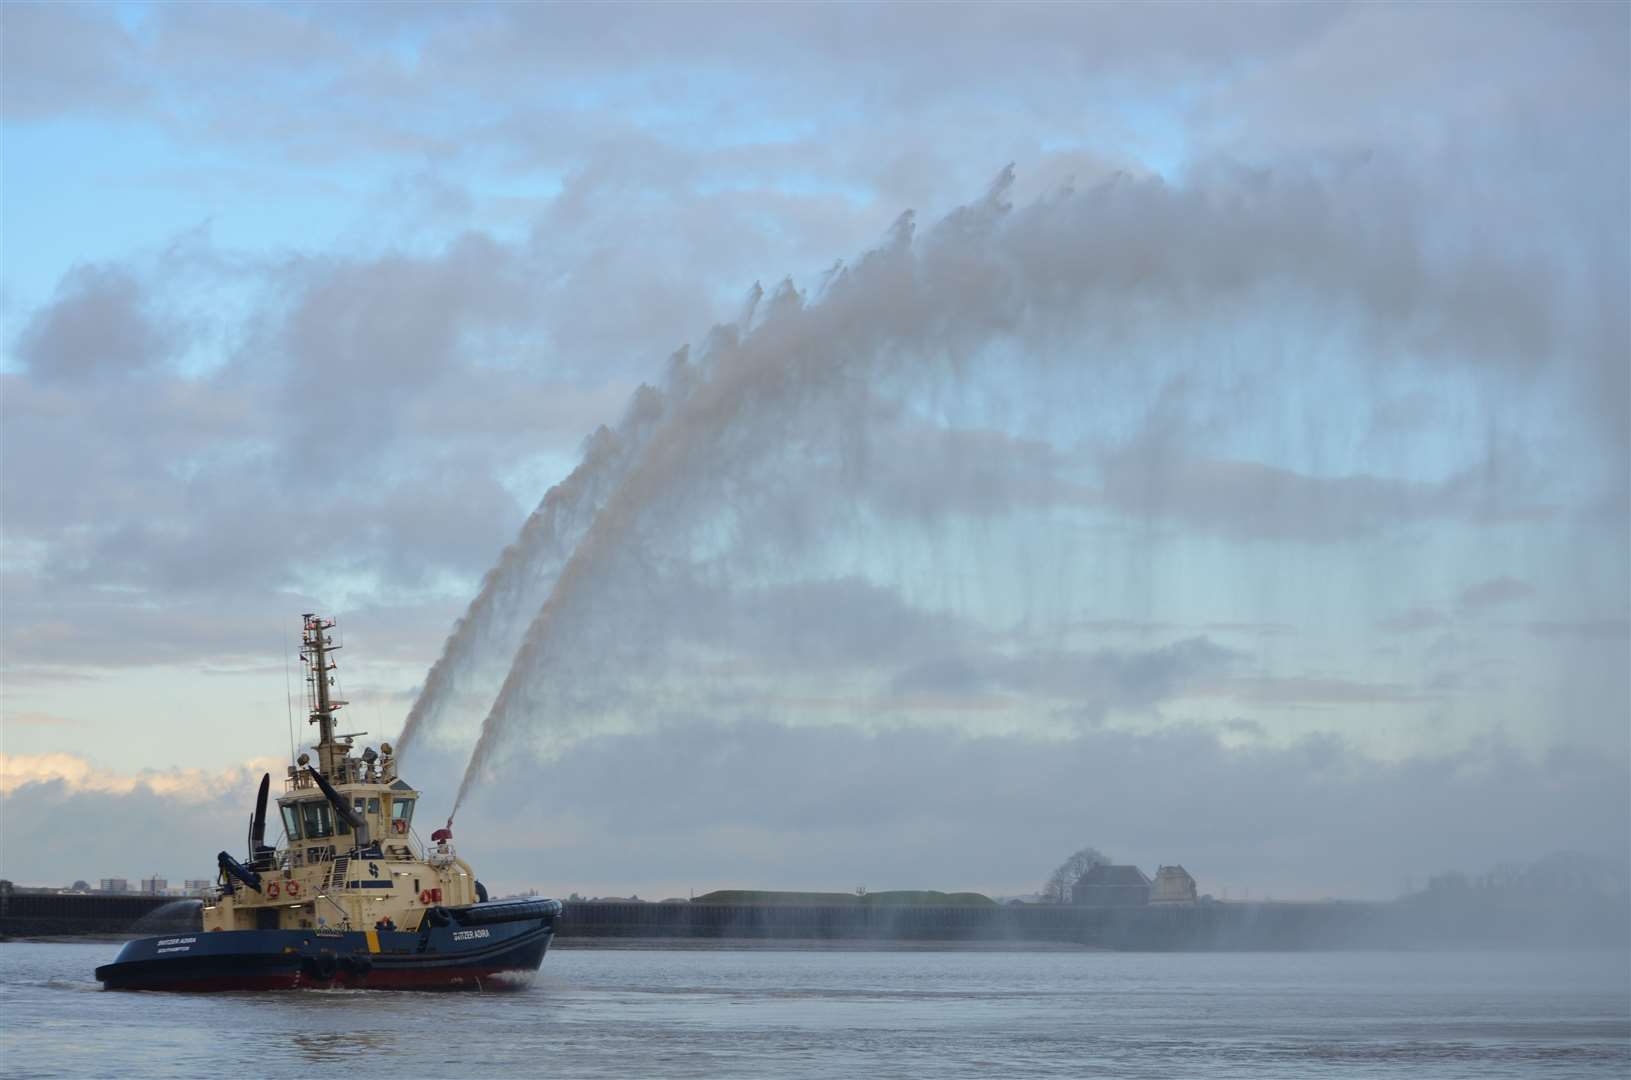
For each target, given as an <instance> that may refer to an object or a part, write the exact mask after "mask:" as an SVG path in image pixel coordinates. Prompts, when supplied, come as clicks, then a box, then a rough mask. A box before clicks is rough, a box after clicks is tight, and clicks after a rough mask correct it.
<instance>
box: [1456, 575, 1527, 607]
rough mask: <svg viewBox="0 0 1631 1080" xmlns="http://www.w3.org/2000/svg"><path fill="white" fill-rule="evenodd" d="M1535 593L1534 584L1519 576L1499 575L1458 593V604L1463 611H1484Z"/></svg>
mask: <svg viewBox="0 0 1631 1080" xmlns="http://www.w3.org/2000/svg"><path fill="white" fill-rule="evenodd" d="M1534 594H1535V589H1534V586H1532V585H1530V584H1529V583H1528V582H1527V581H1519V580H1518V579H1517V578H1511V577H1499V578H1491V579H1489V580H1488V581H1480V582H1478V583H1477V584H1475V585H1468V586H1467V587H1466V588H1465V589H1462V590H1461V592H1460V593H1458V594H1457V595H1456V606H1457V607H1459V608H1460V609H1461V610H1462V611H1468V612H1482V611H1488V610H1490V609H1491V608H1497V607H1505V606H1507V605H1509V604H1514V603H1516V602H1518V601H1520V600H1527V599H1528V598H1529V597H1531V596H1533V595H1534Z"/></svg>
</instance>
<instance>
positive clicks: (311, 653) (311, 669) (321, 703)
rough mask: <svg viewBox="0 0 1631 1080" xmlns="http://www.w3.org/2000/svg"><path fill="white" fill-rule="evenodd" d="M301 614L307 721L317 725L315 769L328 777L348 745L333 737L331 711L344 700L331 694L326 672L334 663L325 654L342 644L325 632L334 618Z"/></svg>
mask: <svg viewBox="0 0 1631 1080" xmlns="http://www.w3.org/2000/svg"><path fill="white" fill-rule="evenodd" d="M302 618H303V619H304V620H305V623H304V628H303V629H302V630H301V634H300V659H302V660H304V661H305V662H306V669H307V670H306V686H307V689H308V693H307V695H306V698H307V704H308V706H309V707H310V709H311V716H310V719H309V720H308V721H307V722H308V723H312V724H316V725H317V771H318V772H320V773H322V774H323V776H324V777H325V778H330V777H334V776H337V775H339V772H340V763H341V762H342V761H343V760H344V759H345V756H346V754H347V752H348V751H349V749H350V748H349V747H346V746H341V745H340V744H338V743H336V742H335V741H334V714H335V712H336V711H338V710H339V709H340V707H341V706H343V705H344V704H346V703H345V702H343V701H338V700H335V699H334V698H331V697H330V696H329V692H328V690H329V681H330V675H329V672H330V671H333V670H334V668H335V666H336V665H335V663H334V661H333V660H330V659H329V658H328V654H329V653H331V652H334V651H336V650H338V649H339V648H341V646H339V645H336V644H334V639H333V638H332V637H330V636H329V635H328V631H329V630H330V629H332V628H333V626H334V620H333V619H324V618H322V617H320V616H318V615H315V614H312V613H310V612H308V613H307V614H305V615H304V616H302Z"/></svg>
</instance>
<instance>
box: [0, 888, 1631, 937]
mask: <svg viewBox="0 0 1631 1080" xmlns="http://www.w3.org/2000/svg"><path fill="white" fill-rule="evenodd" d="M1624 923H1625V920H1624V919H1623V917H1622V913H1621V910H1620V908H1618V907H1614V906H1609V907H1604V908H1602V909H1601V910H1600V911H1599V910H1596V909H1575V910H1571V911H1569V912H1562V911H1555V910H1553V911H1548V910H1544V909H1534V908H1527V909H1521V910H1520V909H1511V910H1501V911H1496V912H1489V911H1483V912H1476V911H1472V910H1465V909H1458V910H1450V909H1445V908H1423V907H1420V906H1414V905H1409V904H1402V903H1340V902H1330V903H1310V904H1300V903H1216V904H1200V905H1195V906H1188V907H1180V906H1174V907H1153V906H1152V907H1142V908H1119V909H1116V908H1082V907H1068V906H1064V907H1061V906H1051V905H1031V904H1027V905H1013V906H1003V907H951V906H947V907H934V906H883V907H871V906H857V905H842V906H840V905H817V904H810V905H794V904H789V905H758V904H700V903H664V904H650V903H638V902H619V901H582V902H573V903H568V904H566V906H565V910H564V912H563V913H562V917H561V920H560V922H559V924H558V931H557V932H558V934H559V936H560V938H561V939H562V940H563V942H566V941H569V940H570V941H577V942H581V943H582V944H586V945H588V944H594V943H595V942H596V941H600V942H603V943H606V944H611V943H614V942H615V940H616V939H620V938H621V939H635V938H643V939H665V938H666V939H692V940H707V939H716V940H730V939H759V940H787V941H805V942H818V941H876V942H887V941H899V942H953V943H955V942H982V943H1000V942H1004V941H1009V942H1016V943H1017V942H1058V943H1068V944H1076V945H1083V946H1091V947H1096V948H1104V949H1127V950H1152V951H1159V950H1196V951H1201V950H1258V949H1283V950H1290V949H1372V948H1436V947H1486V946H1503V945H1522V946H1563V947H1593V946H1610V945H1612V946H1620V945H1624V944H1625V943H1626V939H1627V931H1626V927H1625V925H1624ZM197 925H198V914H197V907H196V904H192V905H189V904H187V902H178V901H177V900H175V899H173V898H168V897H149V896H99V895H71V896H70V895H61V894H52V893H14V894H12V895H11V896H9V897H0V937H40V936H67V935H91V934H102V935H121V934H123V935H140V934H152V933H164V932H166V931H171V930H186V929H195V928H196V927H197Z"/></svg>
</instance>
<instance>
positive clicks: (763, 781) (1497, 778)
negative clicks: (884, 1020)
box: [0, 720, 1631, 897]
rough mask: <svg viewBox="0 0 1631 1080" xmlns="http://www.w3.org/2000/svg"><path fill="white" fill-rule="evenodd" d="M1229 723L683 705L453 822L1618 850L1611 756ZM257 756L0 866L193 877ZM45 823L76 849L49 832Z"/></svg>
mask: <svg viewBox="0 0 1631 1080" xmlns="http://www.w3.org/2000/svg"><path fill="white" fill-rule="evenodd" d="M1237 734H1238V733H1237ZM1245 734H1246V737H1247V741H1246V743H1245V745H1244V746H1241V747H1238V748H1236V749H1228V748H1226V747H1225V746H1224V745H1223V743H1222V742H1220V741H1219V739H1218V738H1217V737H1215V736H1213V735H1210V734H1207V733H1205V732H1203V731H1200V730H1197V729H1193V728H1184V727H1178V728H1173V729H1169V730H1165V731H1163V732H1160V733H1148V734H1138V733H1132V732H1127V731H1117V730H1110V729H1098V730H1094V731H1089V732H1084V733H1082V734H1079V735H1076V736H1074V737H1071V738H1067V739H1030V738H1018V739H1016V738H1010V737H983V738H970V737H966V736H959V735H955V734H951V733H947V732H936V731H929V730H923V729H913V728H892V729H886V730H879V731H875V732H870V733H868V732H861V731H857V730H855V729H853V728H848V727H842V726H816V727H800V728H791V729H790V728H784V727H780V726H775V725H756V724H717V723H709V722H706V721H700V720H698V721H696V722H686V723H676V724H671V725H667V726H664V727H662V728H659V729H657V730H653V731H648V732H644V733H640V734H629V735H621V736H603V737H601V738H597V739H593V740H590V741H588V742H585V743H581V744H579V745H577V746H576V747H574V748H573V749H571V750H570V751H569V752H567V753H566V754H565V755H564V756H563V757H562V758H561V760H560V761H558V762H557V763H555V764H553V765H550V766H540V765H537V764H535V763H531V762H522V761H515V762H512V763H511V764H510V766H509V767H508V768H507V769H506V770H505V771H504V772H503V773H502V774H501V775H500V776H499V778H498V779H496V780H495V781H494V786H493V787H491V788H483V789H481V790H480V791H478V792H477V794H476V796H475V797H474V798H473V799H472V800H471V802H470V804H469V806H468V807H467V808H466V810H465V811H463V812H462V813H461V814H460V817H459V820H458V822H457V823H456V825H455V830H456V832H457V833H458V835H459V841H460V850H461V854H463V855H465V857H467V858H468V859H469V860H470V861H471V862H472V864H473V865H474V866H475V867H476V869H477V872H478V873H479V874H480V876H481V877H482V878H483V879H484V880H485V881H486V882H487V883H488V884H489V886H494V887H500V888H505V889H508V888H523V887H527V886H535V887H543V888H545V889H548V890H550V891H553V892H557V893H560V894H565V893H566V892H569V891H572V890H574V889H576V890H578V891H585V892H592V893H617V894H622V895H626V894H627V893H628V892H630V891H638V892H639V893H640V895H642V896H647V895H653V896H656V895H664V896H666V895H685V890H686V889H687V888H688V887H695V888H696V889H697V891H699V892H700V891H703V890H704V889H707V888H713V887H729V886H741V887H762V888H826V889H831V888H848V887H849V886H850V885H851V884H853V883H855V882H858V881H860V882H865V883H866V884H867V885H869V886H870V887H872V888H888V887H902V888H912V887H921V888H945V889H951V888H975V889H983V890H990V891H993V892H1004V891H1025V890H1028V889H1030V888H1033V887H1034V885H1035V883H1037V882H1039V881H1040V879H1041V878H1042V877H1043V876H1045V875H1046V873H1047V872H1048V870H1050V869H1051V868H1052V867H1053V866H1054V865H1056V864H1057V862H1058V861H1059V859H1060V858H1062V857H1063V856H1064V854H1066V853H1068V852H1070V851H1073V850H1075V849H1076V848H1078V847H1080V846H1082V845H1083V844H1085V843H1092V844H1095V845H1096V846H1099V847H1101V848H1104V849H1105V850H1110V851H1113V852H1115V853H1116V854H1117V856H1118V857H1120V858H1125V859H1128V860H1130V861H1133V862H1136V863H1138V864H1139V865H1142V866H1145V867H1146V868H1151V867H1153V866H1154V865H1156V864H1157V863H1163V864H1164V863H1170V862H1181V863H1183V864H1184V865H1185V866H1187V867H1189V868H1190V869H1191V871H1192V872H1194V873H1195V874H1196V875H1197V877H1198V878H1200V879H1201V882H1202V885H1203V888H1205V889H1207V890H1208V891H1214V892H1215V891H1217V890H1218V889H1219V888H1220V887H1230V888H1231V889H1232V891H1233V892H1234V893H1235V894H1238V893H1239V891H1240V890H1241V889H1243V888H1250V889H1251V890H1252V891H1253V893H1254V894H1258V895H1261V894H1263V893H1265V892H1271V893H1272V894H1273V895H1275V896H1279V897H1299V896H1302V897H1321V896H1346V897H1365V896H1371V897H1387V896H1391V895H1395V894H1396V893H1397V892H1398V891H1400V890H1402V888H1403V885H1404V882H1405V881H1406V880H1407V879H1408V878H1411V877H1414V878H1415V880H1417V881H1418V882H1419V881H1421V880H1423V879H1424V878H1425V877H1426V876H1427V875H1429V874H1432V873H1439V872H1442V871H1444V870H1447V869H1454V868H1462V869H1469V870H1480V869H1482V868H1486V867H1488V866H1491V865H1496V864H1500V863H1508V862H1514V861H1522V860H1526V859H1528V858H1531V857H1532V856H1536V855H1539V854H1544V853H1545V852H1547V851H1551V850H1556V849H1557V848H1559V847H1560V846H1562V845H1564V844H1565V842H1566V843H1567V845H1568V846H1569V847H1571V848H1575V849H1580V850H1585V851H1586V852H1587V853H1589V854H1593V855H1597V856H1599V857H1604V858H1608V859H1611V860H1615V861H1621V860H1623V858H1624V853H1625V850H1626V846H1627V842H1628V839H1631V837H1628V835H1627V832H1626V830H1627V824H1626V823H1627V822H1628V821H1631V814H1628V813H1627V811H1628V804H1627V798H1628V796H1627V792H1628V790H1631V786H1628V783H1627V780H1628V777H1627V774H1626V772H1625V765H1624V762H1623V761H1619V760H1609V759H1605V758H1603V757H1601V756H1598V755H1593V754H1589V753H1581V752H1571V751H1563V750H1559V751H1553V752H1551V753H1550V754H1548V755H1545V756H1542V757H1533V756H1528V755H1525V754H1521V753H1518V752H1516V751H1515V750H1513V749H1512V748H1510V747H1507V746H1504V745H1502V744H1500V743H1499V742H1490V743H1483V744H1479V745H1477V746H1473V747H1469V748H1466V749H1464V750H1461V751H1458V752H1456V753H1453V754H1442V755H1429V756H1426V757H1421V758H1413V759H1406V760H1402V761H1393V762H1385V761H1378V760H1374V759H1371V758H1368V757H1365V756H1363V755H1361V754H1358V753H1355V752H1353V751H1352V750H1350V749H1347V748H1345V747H1344V746H1343V745H1342V744H1341V743H1340V742H1335V741H1332V740H1329V739H1312V740H1306V741H1304V742H1301V743H1298V744H1295V745H1292V746H1289V747H1283V748H1273V747H1270V746H1267V745H1264V744H1262V743H1259V742H1257V741H1256V740H1254V739H1251V738H1250V733H1249V732H1246V733H1245ZM458 764H459V761H457V760H453V761H442V760H441V759H439V758H438V757H436V756H435V755H432V756H430V757H428V758H427V759H426V760H425V761H424V762H423V764H422V765H421V767H420V768H419V769H417V770H416V771H415V772H414V773H413V775H411V776H410V777H409V779H410V781H411V782H415V783H418V784H420V785H421V786H423V787H426V790H427V804H428V805H427V810H426V812H427V813H428V812H430V807H431V806H434V805H435V804H437V803H439V802H443V801H445V800H446V798H447V797H448V795H449V794H450V792H451V786H452V778H453V775H454V774H456V771H457V766H458ZM82 767H83V766H82V765H81V764H74V765H73V768H75V769H78V768H82ZM257 769H258V767H257V766H251V767H248V768H246V769H244V770H242V771H241V773H240V774H239V779H238V781H237V782H236V784H231V783H229V782H228V781H229V779H230V777H202V778H200V780H199V782H198V783H197V784H179V785H177V787H176V788H175V790H174V791H172V792H169V793H164V794H161V793H158V792H157V791H156V790H155V789H154V788H153V787H152V786H151V785H150V784H149V783H147V782H144V781H143V780H142V779H140V778H139V777H137V776H134V775H132V776H123V777H119V778H118V779H117V780H115V781H110V782H106V783H103V784H101V785H96V784H82V785H80V786H78V787H75V786H72V785H71V784H69V783H68V782H67V781H64V780H61V779H43V780H42V781H36V782H32V783H26V784H21V785H13V786H11V787H10V788H8V792H7V794H6V797H5V804H4V811H5V812H4V815H3V821H0V828H3V829H4V840H5V843H4V845H3V846H0V858H3V859H4V867H3V871H4V875H5V876H7V877H10V878H13V879H14V880H23V881H40V882H54V881H58V880H61V881H71V880H73V879H74V878H75V877H86V878H89V877H97V876H104V875H110V876H111V875H113V874H122V875H127V876H128V875H131V874H134V873H136V872H138V870H139V871H141V872H152V871H153V870H158V871H159V872H160V873H162V874H166V875H168V876H170V877H171V878H179V877H183V876H205V874H206V873H207V871H208V867H209V866H210V858H211V856H212V855H213V853H214V852H215V851H217V850H219V849H221V848H226V849H228V850H236V849H237V847H238V846H239V845H240V844H241V842H242V826H241V822H242V820H243V818H244V817H246V816H247V814H248V811H249V809H250V805H251V803H252V800H253V781H254V780H255V779H258V775H257ZM67 771H70V770H69V769H67V768H62V769H58V770H57V772H58V773H62V772H67ZM438 777H440V778H441V779H437V778H438ZM202 793H209V796H210V798H208V799H203V800H201V801H189V800H193V799H194V796H195V795H199V794H202ZM539 821H545V822H548V823H549V824H548V827H547V828H542V829H540V828H538V827H537V822H539ZM1423 822H1431V823H1432V827H1431V828H1425V827H1423V824H1422V823H1423ZM61 835H74V836H76V837H82V838H83V842H81V843H78V844H75V845H72V846H64V845H61V844H58V843H52V842H50V841H49V840H48V839H47V838H48V837H52V836H61ZM195 870H196V871H197V873H196V875H194V871H195Z"/></svg>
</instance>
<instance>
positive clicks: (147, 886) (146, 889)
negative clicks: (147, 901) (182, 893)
mask: <svg viewBox="0 0 1631 1080" xmlns="http://www.w3.org/2000/svg"><path fill="white" fill-rule="evenodd" d="M169 890H170V883H169V882H168V881H166V880H164V879H163V878H161V877H158V876H156V875H155V876H153V877H144V878H142V892H143V893H144V894H145V895H147V896H163V895H164V894H165V893H166V892H168V891H169Z"/></svg>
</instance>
